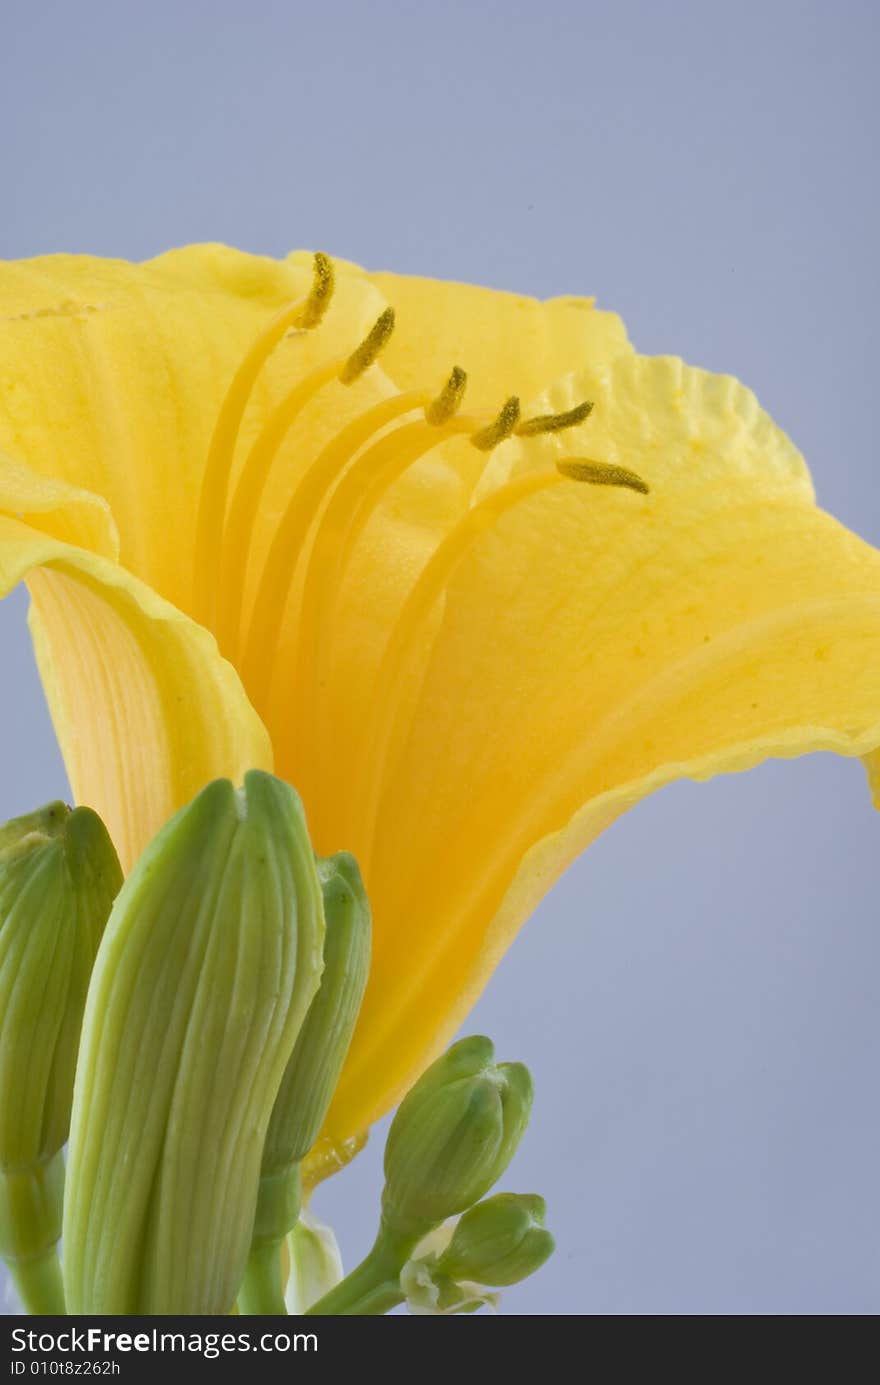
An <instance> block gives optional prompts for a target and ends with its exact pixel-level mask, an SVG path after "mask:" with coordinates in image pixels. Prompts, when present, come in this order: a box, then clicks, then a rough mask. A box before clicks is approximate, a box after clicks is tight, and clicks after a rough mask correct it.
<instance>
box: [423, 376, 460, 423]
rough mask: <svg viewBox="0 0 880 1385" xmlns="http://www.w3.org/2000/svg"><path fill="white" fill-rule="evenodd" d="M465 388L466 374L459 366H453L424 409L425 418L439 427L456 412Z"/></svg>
mask: <svg viewBox="0 0 880 1385" xmlns="http://www.w3.org/2000/svg"><path fill="white" fill-rule="evenodd" d="M466 389H467V375H466V374H465V372H464V371H463V370H462V368H461V366H458V365H456V366H453V367H452V373H451V374H450V376H449V379H448V380H447V381H446V384H445V385H444V386H443V388H442V390H441V391H440V393H439V394H438V395H437V398H436V399H432V400H431V403H430V404H429V405H428V407H427V408H426V410H425V418H426V419H427V421H428V422H429V423H430V424H433V426H434V427H435V428H440V427H442V425H443V424H444V423H445V422H446V420H447V419H448V418H451V417H452V415H453V414H455V413H457V412H458V410H459V408H460V407H461V401H462V400H463V399H464V392H465V390H466Z"/></svg>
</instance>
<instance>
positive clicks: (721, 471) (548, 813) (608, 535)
mask: <svg viewBox="0 0 880 1385" xmlns="http://www.w3.org/2000/svg"><path fill="white" fill-rule="evenodd" d="M592 388H593V390H594V392H595V393H596V395H597V398H598V400H599V402H598V403H597V418H602V419H603V427H604V432H603V433H602V434H601V435H599V436H597V446H600V447H601V450H602V457H601V459H602V460H608V461H614V462H616V463H618V464H624V465H626V466H627V467H630V468H632V469H634V470H636V471H637V472H639V473H640V474H641V475H643V476H644V477H645V478H646V479H647V480H648V481H649V482H650V483H651V486H652V490H651V494H650V495H649V496H647V497H643V496H639V495H636V494H632V493H630V492H628V491H626V492H623V491H610V490H607V489H604V488H599V487H592V486H588V485H579V484H577V483H575V482H570V483H569V482H563V483H561V484H559V485H556V486H554V487H552V488H548V489H546V490H544V491H541V492H539V493H533V494H532V495H531V496H530V498H528V499H526V500H523V501H522V502H521V503H519V504H517V505H514V506H512V507H511V508H509V509H508V510H507V511H505V512H503V513H502V514H501V515H500V517H499V518H498V519H497V521H496V523H495V524H494V525H493V526H492V527H491V528H488V529H484V530H483V531H481V532H479V533H477V534H476V535H475V536H474V537H473V540H472V542H471V543H470V544H469V545H468V547H467V548H466V551H465V552H464V555H463V556H461V557H460V558H459V560H458V561H457V562H456V563H455V565H454V567H453V568H452V570H451V571H450V573H449V574H448V578H447V580H446V581H445V582H444V584H443V586H442V591H441V594H440V599H439V600H438V601H437V602H435V603H433V605H434V607H436V608H437V609H433V608H432V609H433V619H432V620H430V621H429V620H424V619H423V620H421V621H420V622H419V624H418V628H414V630H413V634H412V639H411V641H410V645H409V650H408V655H407V657H406V658H398V659H397V661H396V663H392V664H390V665H389V664H388V661H387V658H386V665H385V670H384V675H380V678H379V679H378V681H377V682H376V683H375V685H374V686H373V688H372V690H371V694H370V698H371V703H372V706H373V708H374V711H373V717H372V719H371V720H370V721H368V723H367V724H366V725H365V726H364V727H363V728H362V729H361V731H360V735H361V736H362V738H363V744H364V747H365V754H364V756H362V758H361V764H362V765H366V767H367V768H366V777H365V779H364V778H363V777H362V778H361V780H360V782H361V786H362V788H361V795H360V798H359V799H358V801H357V802H356V804H355V805H354V807H353V809H352V815H351V819H350V821H351V824H352V831H351V833H350V841H349V845H350V846H351V848H352V849H353V850H354V851H355V853H356V854H358V855H359V857H360V858H361V862H362V866H363V867H364V871H365V878H366V881H367V885H368V889H369V891H370V896H371V900H372V903H373V909H374V916H375V918H376V920H377V924H376V933H375V943H374V953H373V965H372V971H371V977H370V984H369V988H368V992H367V998H366V1001H365V1006H364V1010H363V1013H362V1020H361V1024H360V1026H359V1029H358V1032H357V1034H356V1036H355V1040H354V1045H353V1047H352V1051H351V1054H350V1057H349V1062H348V1064H347V1067H346V1071H345V1073H344V1075H343V1079H342V1083H341V1085H340V1088H339V1090H338V1094H337V1099H336V1102H335V1106H334V1110H333V1111H332V1112H331V1116H330V1119H329V1124H328V1133H329V1135H330V1136H331V1137H334V1138H337V1139H338V1138H342V1137H344V1136H346V1135H348V1134H350V1133H351V1132H352V1131H353V1130H356V1129H360V1128H363V1127H364V1126H366V1125H367V1124H369V1123H370V1122H371V1121H372V1120H373V1119H375V1117H376V1116H377V1115H378V1114H379V1113H380V1112H381V1111H382V1110H383V1109H385V1108H386V1107H387V1106H388V1105H389V1104H390V1103H391V1102H392V1101H393V1100H394V1099H395V1098H396V1097H397V1096H398V1095H399V1094H400V1093H401V1092H402V1091H403V1090H404V1089H405V1088H406V1086H407V1084H408V1083H409V1081H410V1080H411V1077H412V1075H413V1073H414V1072H415V1071H417V1070H418V1069H419V1068H420V1067H421V1066H422V1065H423V1064H424V1062H425V1061H427V1059H428V1058H429V1057H430V1056H431V1055H432V1054H433V1052H435V1051H436V1049H437V1048H438V1046H440V1045H442V1043H443V1042H445V1040H446V1039H447V1038H448V1037H449V1035H450V1034H451V1033H452V1032H454V1030H455V1028H456V1026H457V1025H458V1023H459V1022H460V1021H461V1019H462V1018H463V1017H464V1015H465V1014H466V1012H467V1010H468V1009H469V1008H470V1006H471V1005H472V1004H473V1002H474V1000H475V999H476V997H477V995H478V994H479V992H480V990H481V989H482V987H483V985H484V984H485V982H486V980H487V978H488V976H489V974H490V972H491V970H492V968H493V967H494V966H495V965H496V963H497V961H498V959H499V957H500V955H501V953H502V952H503V950H504V948H505V947H506V946H507V945H508V944H509V942H510V940H511V937H512V936H513V933H514V932H515V931H516V929H517V928H518V927H519V926H520V924H521V923H522V922H523V920H524V918H525V917H526V916H527V914H528V913H529V912H530V911H531V909H532V908H533V907H534V905H535V904H536V903H537V901H538V899H539V898H540V897H541V895H542V894H543V893H544V892H545V891H546V890H547V889H548V888H549V886H550V885H551V884H552V883H553V882H554V880H555V879H556V878H557V877H558V875H559V874H560V872H561V871H562V870H564V869H565V867H566V866H567V865H568V864H569V863H570V862H571V860H573V859H574V857H575V856H576V855H577V853H578V852H579V851H580V850H582V849H583V847H584V846H585V845H587V843H588V842H589V841H590V840H592V839H593V837H595V835H596V834H597V833H598V832H599V831H601V830H602V829H603V828H604V827H606V826H607V825H608V824H609V823H610V822H611V821H613V820H614V819H615V818H616V817H617V816H618V815H619V814H620V813H621V812H622V811H623V810H624V809H625V808H626V807H628V806H629V805H630V804H632V803H634V802H636V801H637V800H638V799H639V798H641V797H642V796H643V795H644V794H645V793H646V792H648V791H649V790H650V789H652V788H655V787H659V786H660V785H662V784H664V783H666V782H668V781H669V780H671V779H673V778H676V777H681V776H686V777H690V778H697V779H699V778H705V777H707V776H709V775H711V774H715V773H719V772H724V771H729V770H736V769H743V768H747V767H749V766H750V765H754V764H756V763H757V762H758V761H759V760H761V759H763V758H765V757H767V756H771V755H774V756H786V755H795V754H802V753H805V752H808V751H811V750H829V749H830V750H835V751H838V752H840V753H841V754H846V755H865V754H866V753H868V752H869V751H871V750H872V749H873V748H874V747H876V746H877V745H878V743H880V554H878V553H877V552H876V551H875V550H873V549H871V548H869V547H868V546H867V545H866V544H864V543H862V542H861V541H860V540H859V539H857V538H856V537H855V536H854V535H852V534H850V533H849V532H847V531H846V530H845V529H843V528H842V527H841V526H840V525H839V524H837V523H836V521H834V520H833V519H831V518H830V517H829V516H828V515H826V514H824V513H823V512H822V511H820V510H818V509H816V508H815V506H814V505H813V504H812V501H811V490H810V485H809V479H808V477H807V475H806V471H805V469H804V467H803V464H802V462H801V460H800V458H799V456H798V454H797V453H796V451H795V449H794V448H793V447H792V446H791V444H790V443H789V442H788V440H787V439H786V438H785V437H784V435H783V434H782V433H781V432H780V431H779V430H778V429H776V428H775V427H774V425H773V424H772V423H771V422H770V420H769V419H768V418H767V417H766V415H764V414H763V413H762V412H761V411H760V410H759V409H758V408H757V406H756V404H755V401H754V398H753V397H752V396H751V395H750V394H749V392H748V391H746V390H744V389H743V388H742V387H741V386H739V385H737V384H736V383H735V382H733V381H730V380H725V379H720V378H718V377H713V376H708V375H706V374H704V373H703V372H699V371H693V370H689V369H688V368H686V367H683V366H681V364H680V363H678V362H670V361H666V360H657V361H651V360H648V359H646V358H637V359H635V360H633V359H630V360H625V359H621V360H620V361H619V362H618V363H617V364H616V365H615V366H614V368H613V369H612V370H611V371H610V372H609V373H608V375H607V377H606V378H605V379H604V380H602V379H598V378H597V379H595V380H594V381H592ZM423 614H424V613H423ZM339 750H340V747H339V746H338V745H337V752H339ZM369 757H372V763H368V760H369ZM342 763H343V764H345V758H344V752H343V757H342ZM351 777H352V776H351V774H350V772H349V774H348V781H349V783H350V782H351ZM355 778H356V781H357V776H355ZM341 784H342V781H341V780H337V781H336V782H335V783H334V784H332V785H328V790H327V791H328V792H329V793H335V794H337V795H339V794H340V792H341ZM364 785H366V788H365V789H364V787H363V786H364ZM561 964H562V963H561Z"/></svg>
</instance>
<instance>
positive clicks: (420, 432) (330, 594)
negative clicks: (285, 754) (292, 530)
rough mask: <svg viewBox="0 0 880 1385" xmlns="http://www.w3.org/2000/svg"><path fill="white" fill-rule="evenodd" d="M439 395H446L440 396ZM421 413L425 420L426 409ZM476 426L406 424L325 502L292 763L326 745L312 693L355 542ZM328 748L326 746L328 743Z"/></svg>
mask: <svg viewBox="0 0 880 1385" xmlns="http://www.w3.org/2000/svg"><path fill="white" fill-rule="evenodd" d="M453 382H454V389H455V393H456V395H457V397H458V398H459V399H460V398H461V395H462V393H463V390H464V372H463V371H459V372H456V371H453V372H452V375H450V378H449V381H448V382H447V388H448V387H449V386H450V385H452V384H453ZM445 393H446V391H445V390H444V391H443V393H442V394H441V396H439V397H440V398H442V397H443V394H445ZM425 413H426V416H427V414H428V410H427V409H426V411H425ZM475 425H476V426H477V427H478V428H483V427H484V424H483V420H482V419H480V418H479V417H476V418H475V417H473V416H472V415H461V414H459V415H456V414H452V415H450V416H449V417H447V418H446V420H445V421H444V422H442V423H436V424H435V423H428V422H427V421H425V422H418V423H411V424H404V425H403V426H401V427H398V428H396V429H395V430H394V431H393V432H391V433H389V434H388V435H387V436H386V437H384V438H381V439H380V440H379V441H378V442H377V443H375V444H374V445H373V446H372V447H370V448H368V449H367V450H366V451H364V452H362V453H361V454H360V455H359V456H358V457H357V458H355V460H354V461H353V463H352V465H351V467H350V468H349V470H348V471H346V473H345V474H344V475H343V476H342V477H341V479H340V481H339V484H338V485H337V487H336V489H335V491H334V492H333V494H332V496H331V497H330V500H329V501H328V503H327V507H326V509H325V510H324V513H323V515H322V516H321V519H320V520H319V522H318V527H317V530H316V532H315V536H314V540H313V543H312V548H311V552H310V553H309V557H308V562H307V567H306V575H305V579H304V582H303V588H302V600H301V605H300V619H299V640H298V645H297V651H298V652H297V658H296V665H295V667H296V669H297V670H298V674H299V676H296V677H295V678H294V680H293V686H294V688H295V689H296V699H297V701H296V704H295V709H296V715H295V716H294V718H293V725H294V728H295V729H296V730H297V732H299V729H300V728H303V729H305V728H308V742H307V743H304V744H303V747H302V757H301V759H298V760H297V763H298V764H303V765H304V763H305V757H307V756H309V755H316V754H318V753H320V751H321V748H322V746H324V744H325V742H323V741H322V739H321V734H320V732H319V730H318V729H317V728H318V710H319V699H318V693H319V690H320V689H321V688H322V687H323V686H324V685H325V682H326V681H327V680H326V679H325V677H324V669H325V666H326V662H327V660H328V659H329V658H330V655H331V653H332V631H333V629H334V628H335V623H336V603H337V600H338V596H339V593H340V592H341V591H342V589H343V587H344V584H345V579H346V575H347V572H348V567H349V563H350V560H351V555H352V554H353V553H354V552H355V550H356V547H357V544H358V541H359V539H360V537H361V535H362V534H363V532H364V530H365V529H366V527H367V525H368V523H369V521H370V519H371V518H372V516H373V515H374V513H375V511H376V509H377V507H378V506H379V504H380V503H381V501H382V499H383V497H384V496H385V495H386V494H387V492H388V491H389V489H390V487H391V486H392V485H393V484H394V483H395V482H396V481H397V480H399V478H400V477H401V476H402V475H403V474H404V472H406V471H407V470H408V469H409V468H410V467H411V466H412V465H413V464H414V463H415V462H417V461H419V460H420V458H422V457H423V456H424V455H425V454H426V453H427V452H430V451H431V450H432V448H434V447H436V446H437V445H438V444H439V443H440V442H442V441H443V440H444V439H447V438H451V437H455V436H457V435H458V436H460V435H465V436H467V435H469V434H472V433H473V430H474V427H475ZM326 744H330V739H329V738H328V741H327V742H326ZM301 772H305V770H304V769H302V770H301Z"/></svg>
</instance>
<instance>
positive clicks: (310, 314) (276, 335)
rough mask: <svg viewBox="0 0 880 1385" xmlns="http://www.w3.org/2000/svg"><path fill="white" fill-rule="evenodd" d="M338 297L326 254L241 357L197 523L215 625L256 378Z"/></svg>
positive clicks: (198, 557)
mask: <svg viewBox="0 0 880 1385" xmlns="http://www.w3.org/2000/svg"><path fill="white" fill-rule="evenodd" d="M332 295H333V267H332V264H331V262H330V260H328V258H327V256H326V255H321V254H317V255H315V260H314V279H313V282H312V287H311V289H310V290H309V293H308V294H307V295H306V296H305V298H301V299H298V300H297V301H296V302H295V303H290V304H288V305H287V307H285V308H282V309H281V311H280V312H279V313H276V315H275V317H273V318H272V320H271V322H269V323H268V325H267V326H266V327H264V328H263V330H262V332H260V334H259V336H258V337H257V338H256V340H255V341H254V342H253V344H252V345H251V347H250V349H249V350H248V351H247V353H246V354H245V356H244V357H243V359H242V360H241V361H240V363H239V365H238V368H237V370H236V372H235V374H234V375H233V377H232V381H231V382H230V384H229V386H228V388H227V390H226V394H225V396H224V399H223V403H222V404H221V406H220V412H219V414H218V415H217V421H216V423H215V425H214V432H213V434H212V436H211V442H210V445H209V447H208V455H207V458H206V460H205V473H204V477H203V480H202V490H201V496H200V499H199V513H198V519H197V523H196V540H195V569H194V573H193V608H194V612H193V613H194V615H195V618H196V619H197V620H200V621H201V622H202V623H203V624H206V625H208V626H210V627H212V626H213V624H214V615H215V600H216V579H217V573H218V569H219V566H220V553H221V535H222V527H223V519H224V516H225V514H226V499H227V493H228V490H229V478H230V475H231V472H232V463H233V456H234V453H235V444H236V441H237V439H238V434H239V430H240V428H241V422H242V419H243V418H244V412H245V409H246V408H247V403H248V400H249V399H250V396H251V391H252V390H253V387H254V382H255V381H256V378H257V376H258V375H259V373H260V370H261V369H262V367H263V366H264V364H265V363H266V361H267V360H268V358H269V356H270V355H271V354H272V352H273V351H274V349H275V347H276V346H277V345H278V343H279V341H280V340H281V338H282V337H283V336H284V335H285V333H286V332H288V331H289V330H290V328H291V327H300V328H312V327H316V326H317V325H318V323H319V322H320V321H321V318H322V317H323V315H324V313H325V312H326V310H327V308H328V306H329V304H330V300H331V298H332Z"/></svg>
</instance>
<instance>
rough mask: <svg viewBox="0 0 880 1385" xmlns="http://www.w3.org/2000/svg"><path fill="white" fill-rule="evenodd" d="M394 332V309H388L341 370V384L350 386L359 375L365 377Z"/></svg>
mask: <svg viewBox="0 0 880 1385" xmlns="http://www.w3.org/2000/svg"><path fill="white" fill-rule="evenodd" d="M393 331H394V309H393V308H386V309H385V311H384V312H383V313H380V315H379V316H378V317H377V318H376V321H375V322H374V323H373V326H372V327H371V328H370V330H369V332H368V333H367V335H366V336H365V337H364V339H363V341H362V342H361V344H360V346H358V347H357V348H356V349H355V350H354V351H352V353H351V355H350V356H349V358H348V360H347V361H346V362H345V365H344V366H343V367H342V369H341V370H340V372H339V382H340V384H343V385H350V384H352V382H353V381H355V380H356V379H357V378H358V376H359V375H363V373H364V371H365V370H368V369H369V367H370V366H371V365H372V364H373V362H374V361H375V359H376V357H377V356H378V355H379V352H380V351H381V350H382V347H383V346H384V345H385V344H386V342H387V341H388V338H389V337H390V336H391V333H392V332H393Z"/></svg>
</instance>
